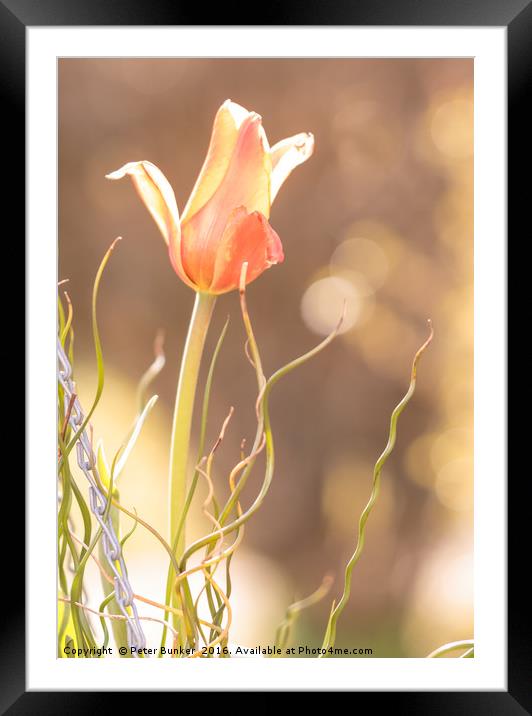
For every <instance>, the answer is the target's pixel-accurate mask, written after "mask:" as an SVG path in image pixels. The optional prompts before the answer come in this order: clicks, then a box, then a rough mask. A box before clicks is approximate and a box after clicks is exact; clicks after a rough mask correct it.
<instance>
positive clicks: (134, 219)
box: [59, 59, 473, 657]
mask: <svg viewBox="0 0 532 716" xmlns="http://www.w3.org/2000/svg"><path fill="white" fill-rule="evenodd" d="M59 80H60V84H59V88H60V90H59V170H60V173H59V177H60V181H59V197H60V199H59V276H60V278H69V279H70V283H69V285H68V291H69V294H70V296H71V298H72V301H73V303H74V307H75V319H74V324H75V329H76V372H77V378H78V384H79V390H80V394H81V398H82V401H83V403H84V404H85V405H86V406H88V405H90V403H91V402H92V395H93V391H94V386H95V368H94V359H93V348H92V343H91V337H90V320H89V319H90V295H91V288H92V282H93V279H94V275H95V272H96V269H97V266H98V264H99V262H100V260H101V258H102V256H103V254H104V252H105V251H106V249H107V248H108V246H109V244H110V243H111V241H112V240H113V239H114V237H115V236H117V235H122V236H123V237H124V241H122V243H121V244H119V245H118V247H117V249H116V252H115V253H114V255H113V256H112V259H111V261H110V263H109V266H108V269H107V271H106V274H105V276H104V280H103V284H102V289H101V295H100V304H99V316H100V328H101V335H102V342H103V348H104V355H105V361H106V371H107V375H106V378H107V383H106V388H105V393H104V398H103V399H102V402H101V404H100V406H99V408H98V410H97V413H96V415H95V419H94V429H95V435H96V437H103V439H104V442H105V445H106V447H107V452H108V453H112V452H113V450H116V449H117V447H118V446H119V444H120V442H121V440H122V438H123V436H124V434H125V433H126V432H127V429H128V427H129V423H130V420H131V418H132V416H133V414H134V410H135V402H134V390H135V386H136V381H137V380H138V378H139V376H140V375H141V374H142V372H143V371H144V370H145V368H146V367H147V365H148V364H149V362H150V361H151V359H152V345H153V339H154V336H155V334H156V332H157V330H158V329H160V328H162V329H163V330H164V331H165V334H166V352H167V358H168V362H167V365H166V368H165V370H164V372H163V373H162V374H161V376H160V377H159V378H158V380H157V381H156V384H155V385H154V392H157V393H158V394H159V396H160V400H159V403H158V405H157V406H156V408H155V410H154V412H153V413H152V415H151V416H150V419H149V421H148V423H147V425H146V427H145V431H144V433H143V435H142V436H141V439H140V441H139V443H138V446H137V448H136V449H135V452H134V453H133V455H132V457H131V459H130V464H129V468H128V469H127V470H126V471H125V473H124V475H123V476H122V487H121V493H122V499H123V502H124V504H125V505H126V506H127V507H132V506H134V507H135V508H136V509H137V510H138V512H139V514H140V515H141V516H142V517H143V518H144V519H147V520H149V521H150V522H151V523H152V524H153V525H154V526H155V527H156V528H158V529H159V530H160V531H161V532H163V533H164V534H166V469H167V449H168V442H169V432H170V421H171V411H172V405H173V398H174V391H175V384H176V379H177V371H178V359H179V356H180V351H181V349H182V345H183V340H184V336H185V331H186V327H187V322H188V318H189V315H190V310H191V307H192V302H193V295H192V293H191V291H190V290H189V289H188V288H186V287H185V286H184V285H182V284H181V283H180V281H179V279H178V278H177V277H176V275H175V274H174V273H173V271H172V269H171V267H170V264H169V262H168V259H167V254H166V250H165V246H164V243H163V241H162V239H161V236H160V234H159V233H158V230H157V229H156V227H155V224H154V223H153V221H152V219H151V218H150V217H149V215H148V213H147V211H146V210H145V208H144V206H142V205H141V202H140V201H139V199H138V198H137V196H136V194H135V192H134V190H133V188H132V186H131V184H130V183H129V182H127V181H123V182H120V183H110V182H107V181H106V180H105V179H104V175H105V174H106V173H108V172H109V171H111V170H114V169H117V168H118V167H119V166H121V165H122V164H124V163H125V162H127V161H132V160H140V159H148V160H150V161H152V162H154V163H155V164H157V165H158V166H159V167H160V168H161V169H162V170H163V171H164V173H165V174H166V176H167V177H168V179H169V180H170V182H171V183H172V185H173V187H174V189H175V193H176V197H177V201H178V205H179V206H180V208H183V206H184V204H185V201H186V199H187V197H188V193H189V192H190V190H191V188H192V186H193V183H194V181H195V178H196V175H197V173H198V171H199V169H200V167H201V164H202V162H203V159H204V156H205V152H206V149H207V145H208V141H209V137H210V131H211V126H212V121H213V118H214V114H215V112H216V110H217V108H218V106H219V105H220V104H221V103H222V102H223V101H224V100H225V99H226V98H228V97H229V98H231V99H232V100H234V101H236V102H238V103H240V104H242V105H244V106H245V107H247V108H248V109H253V110H255V111H257V112H259V113H260V114H261V115H262V117H263V123H264V127H265V129H266V132H267V134H268V137H269V139H270V142H271V143H272V144H273V143H274V142H276V141H278V140H279V139H282V138H283V137H285V136H289V135H291V134H295V133H297V132H300V131H312V132H313V133H314V135H315V137H316V151H315V155H314V156H313V157H312V158H311V159H310V160H309V161H308V162H307V163H306V164H305V165H303V166H301V167H299V168H298V169H296V170H295V172H294V173H293V175H292V176H291V177H290V179H289V180H288V181H287V183H286V184H285V186H284V187H283V189H282V191H281V192H280V195H279V197H278V199H277V200H276V202H275V205H274V207H273V211H272V218H271V223H272V225H273V227H274V228H275V230H276V231H277V232H278V233H279V235H280V236H281V239H282V241H283V245H284V250H285V254H286V261H285V263H284V264H283V265H281V266H277V267H274V268H272V269H271V270H270V271H268V272H266V273H265V274H264V275H263V276H262V277H261V278H260V279H259V280H258V281H257V282H256V283H254V284H253V285H252V286H251V287H250V289H249V292H248V301H249V306H250V310H251V312H252V316H253V319H254V323H255V328H256V334H257V337H258V340H259V344H260V347H261V350H262V354H263V359H264V365H265V368H266V370H267V372H268V373H271V372H272V371H273V370H274V369H275V368H276V367H278V366H279V365H281V364H283V363H285V362H286V361H287V360H289V359H291V358H292V357H294V356H295V355H297V354H299V353H301V352H304V351H306V350H307V349H308V348H309V347H311V346H312V345H313V344H314V343H316V342H317V341H318V340H319V339H320V336H322V335H323V334H324V333H325V332H327V331H328V330H329V329H330V328H331V326H332V325H333V324H334V323H335V322H336V320H337V317H338V314H339V311H340V307H341V304H342V301H343V298H344V297H347V300H348V320H347V323H346V327H347V328H348V330H346V331H345V332H344V333H343V335H342V336H341V337H339V338H338V339H337V340H336V341H335V342H334V344H333V345H332V346H331V347H329V348H328V349H327V350H326V352H325V353H323V354H322V355H320V356H319V357H318V358H316V359H315V360H314V361H313V362H312V363H311V364H307V365H306V366H305V367H303V368H301V369H299V370H298V371H297V372H296V373H294V374H292V375H290V376H289V377H287V378H286V379H285V381H284V383H282V384H279V386H278V388H276V392H275V393H274V395H273V397H272V418H273V427H274V434H275V438H276V455H277V463H276V473H275V478H274V483H273V486H272V489H271V492H270V493H269V496H268V499H267V501H266V504H265V505H264V507H263V509H262V510H261V512H260V513H259V515H258V516H257V517H256V518H255V519H254V520H253V521H252V523H251V524H250V525H249V527H248V528H247V531H246V536H245V542H244V546H243V548H242V549H241V551H240V552H239V553H238V556H237V557H236V558H235V562H234V565H235V598H234V606H235V611H236V614H235V628H234V631H233V633H232V638H233V641H237V642H240V643H243V644H246V645H252V644H255V643H258V642H260V643H262V644H267V643H272V642H273V633H274V630H275V627H276V625H277V624H278V622H279V621H280V619H281V618H282V615H283V613H284V610H285V608H286V605H287V604H288V603H289V602H290V601H292V599H293V597H294V596H304V595H306V594H307V593H308V592H310V591H312V590H313V589H314V588H315V587H316V586H317V585H318V584H319V582H320V581H321V578H322V576H323V575H324V574H325V573H327V572H332V573H333V574H334V575H335V576H336V581H335V584H334V586H333V593H332V594H331V597H330V598H332V596H337V595H339V593H340V590H341V581H342V579H341V578H342V573H343V567H344V564H345V562H346V560H347V559H348V557H349V556H350V554H351V553H352V551H353V549H354V545H355V533H356V525H357V521H358V516H359V514H360V511H361V509H362V508H363V506H364V504H365V502H366V500H367V498H368V496H369V492H370V486H371V475H372V466H373V463H374V462H375V460H376V458H377V457H378V455H379V454H380V452H381V451H382V449H383V447H384V445H385V443H386V439H387V430H388V422H389V415H390V412H391V410H392V409H393V407H394V405H395V404H396V403H397V402H398V400H399V399H400V397H401V396H402V395H403V393H404V392H405V390H406V388H407V386H408V381H409V373H410V363H411V359H412V356H413V354H414V353H415V351H416V349H417V348H418V346H419V345H420V344H421V342H422V341H423V340H424V339H425V337H426V335H427V327H426V319H427V318H428V317H431V318H432V319H433V322H434V327H435V333H436V335H435V339H434V342H433V344H432V346H431V348H430V350H429V351H428V353H427V354H426V355H425V357H424V358H423V360H422V363H421V365H420V370H419V380H418V388H417V392H416V395H415V397H414V399H413V401H412V402H411V404H410V405H409V406H408V408H407V410H406V412H405V413H404V415H403V417H402V419H401V422H400V425H399V435H398V443H397V447H396V449H395V452H394V454H393V456H392V458H391V459H390V461H389V463H388V465H387V467H386V468H385V471H384V474H383V487H382V493H381V496H380V499H379V502H378V504H377V506H376V509H375V511H374V513H373V514H372V515H371V518H370V521H369V526H368V531H367V543H366V548H365V552H364V555H363V557H362V560H361V562H360V563H359V565H358V567H357V568H356V571H355V575H354V579H353V593H352V597H351V601H350V604H349V607H348V609H347V610H346V612H345V613H344V616H343V617H342V619H341V621H340V628H339V637H338V640H337V645H338V646H358V647H371V648H373V650H374V655H375V656H380V657H393V656H424V655H426V654H427V653H428V652H429V651H430V650H432V649H433V648H435V647H436V646H438V645H439V644H441V643H443V642H447V641H451V640H455V639H463V638H468V637H471V635H472V632H473V611H472V600H473V593H472V579H473V573H472V567H473V561H472V550H473V534H472V529H473V470H472V450H473V425H472V421H473V412H472V411H473V362H472V361H473V62H472V61H471V60H455V59H450V60H447V59H443V60H440V59H436V60H403V59H399V60H358V59H355V60H334V59H330V60H328V59H325V60H313V59H301V60H277V59H272V60H268V59H266V60H248V59H238V60H232V59H231V60H229V59H227V60H226V59H213V60H197V59H175V60H174V59H172V60H168V59H163V60H155V59H154V60H151V59H139V60H115V59H112V60H90V59H89V60H87V59H79V60H73V59H68V60H61V61H60V62H59ZM227 314H230V315H231V325H230V330H229V334H228V337H227V339H226V343H225V345H224V348H223V354H222V356H221V359H220V363H219V369H218V372H217V376H216V381H215V388H214V399H213V405H212V411H211V429H210V433H209V439H210V440H211V441H212V440H213V439H214V438H215V436H216V434H217V432H218V430H219V427H220V425H221V422H222V420H223V418H224V417H225V415H226V414H227V411H228V409H229V406H231V405H234V406H235V409H236V411H235V415H234V417H233V420H232V423H231V426H230V429H229V431H228V435H227V438H226V441H225V443H224V446H223V449H222V450H220V453H219V455H218V458H217V459H218V462H217V470H216V481H217V484H219V485H225V481H226V475H227V472H228V470H229V469H230V467H232V465H233V464H234V462H235V459H236V457H237V454H238V446H239V443H240V440H241V438H242V437H247V438H248V440H250V439H251V438H252V436H253V434H254V428H255V426H254V422H253V417H254V415H253V403H254V399H255V383H254V376H253V371H252V369H251V367H250V366H249V364H248V363H247V361H246V359H245V357H244V354H243V342H244V334H243V330H242V327H241V323H240V318H239V312H238V302H237V297H236V296H235V295H228V296H223V297H221V299H220V300H219V301H218V304H217V308H216V315H215V319H214V322H213V326H212V329H211V333H210V341H209V345H208V349H209V353H210V351H212V347H213V345H214V342H215V340H216V338H217V335H218V334H219V331H220V330H221V327H222V324H223V321H224V320H225V317H226V315H227ZM260 478H261V465H258V466H257V468H256V474H255V478H254V480H252V481H250V483H249V486H248V487H247V488H246V492H245V499H244V503H245V504H250V502H251V501H252V499H253V497H254V495H255V494H256V490H257V488H258V485H259V484H260V483H259V480H260ZM199 494H200V496H201V500H199V502H200V503H201V501H202V499H204V497H205V489H204V485H201V490H200V493H199ZM197 512H198V515H199V513H200V509H199V508H198V511H197ZM195 523H196V524H195V525H194V526H193V528H192V529H191V533H192V534H196V535H197V534H199V531H200V530H202V529H205V528H206V524H205V522H202V519H201V518H200V517H199V516H198V517H196V518H195ZM126 557H127V558H128V563H129V566H130V573H131V574H130V576H131V581H132V583H133V586H134V589H135V590H136V591H137V592H139V593H143V594H144V595H145V596H148V597H152V598H156V599H161V598H162V594H163V588H164V580H165V576H166V560H165V555H164V553H163V552H162V550H161V549H160V546H159V545H158V543H157V542H155V541H154V540H153V538H152V537H151V536H150V535H147V534H146V533H143V532H142V528H139V529H138V530H137V532H136V534H135V536H134V537H133V538H132V540H131V541H130V543H129V545H128V546H127V547H126ZM98 598H99V595H96V594H95V595H94V596H93V597H92V598H91V596H90V595H89V602H90V603H92V604H93V605H95V604H97V600H98ZM326 601H327V604H326V603H323V604H322V605H320V606H319V607H315V608H314V609H313V610H312V611H310V612H308V613H307V614H305V616H304V617H302V619H301V621H300V624H299V627H298V630H297V634H296V636H295V641H296V642H301V643H307V644H309V645H314V646H317V645H319V644H321V637H322V631H323V627H324V624H325V621H326V616H327V614H326V613H327V609H328V604H329V603H330V599H329V598H328V599H327V600H326ZM141 611H143V613H147V612H146V610H145V609H143V610H141ZM147 631H149V632H150V634H153V635H154V636H156V635H157V634H159V631H160V630H159V629H158V628H157V627H154V628H153V630H152V631H150V630H149V629H147Z"/></svg>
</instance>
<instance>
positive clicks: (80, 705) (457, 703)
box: [0, 0, 532, 716]
mask: <svg viewBox="0 0 532 716" xmlns="http://www.w3.org/2000/svg"><path fill="white" fill-rule="evenodd" d="M204 19H205V11H204V9H202V8H201V7H199V6H198V5H194V4H191V5H185V3H182V2H179V0H174V1H173V2H172V1H169V2H165V1H163V0H149V2H148V0H112V1H109V0H0V92H1V96H2V105H1V106H2V108H3V110H4V111H3V113H2V115H3V116H2V129H3V131H2V136H3V139H4V143H5V144H4V149H3V152H4V156H5V155H6V153H7V154H9V151H11V152H12V154H11V157H10V158H9V159H7V160H6V161H8V162H9V164H8V165H7V166H8V167H9V171H8V172H7V171H4V176H3V179H4V181H5V182H6V186H5V188H4V194H3V196H4V197H6V198H8V201H9V203H10V207H11V212H10V213H11V214H12V215H16V216H17V217H18V223H17V224H16V225H17V229H16V230H15V231H14V232H13V237H14V236H15V235H17V236H18V235H19V234H21V233H22V222H21V220H20V217H22V216H23V215H24V208H23V205H24V194H25V190H24V186H25V171H24V167H25V162H24V156H25V38H26V28H27V27H31V26H83V25H85V26H98V25H141V26H142V25H149V26H158V25H181V26H183V25H185V26H186V25H205V24H208V25H211V26H212V25H217V24H219V25H224V24H226V25H229V24H231V25H254V24H261V25H356V26H393V25H396V26H397V25H401V26H412V25H414V26H499V27H506V28H507V42H508V68H507V70H508V170H509V171H508V176H509V189H510V192H509V194H508V216H509V224H508V236H509V235H510V231H513V232H514V233H516V231H517V227H518V225H519V226H521V223H522V225H523V226H524V227H526V226H527V224H526V223H525V221H524V219H525V215H524V212H525V211H527V210H528V206H529V203H530V199H529V197H528V196H525V192H526V193H527V194H529V192H530V189H529V184H530V183H529V180H525V181H523V180H521V181H520V182H519V181H518V180H517V177H521V176H523V177H527V176H528V175H529V172H528V173H527V172H526V169H527V168H528V166H527V165H528V164H529V162H530V159H529V156H530V151H528V152H527V151H526V150H527V148H528V149H529V150H530V139H529V127H530V113H528V112H527V111H526V106H527V103H526V100H527V99H528V98H527V94H528V92H527V90H528V91H529V90H530V89H532V68H531V57H532V3H531V2H530V0H504V2H499V3H495V2H487V1H486V0H484V1H481V0H446V1H445V2H442V1H441V0H395V1H394V2H391V0H388V1H386V0H335V1H332V2H321V3H320V2H318V1H317V0H314V2H308V3H300V2H297V1H292V2H287V1H285V0H270V2H269V3H268V4H267V5H265V6H264V7H261V8H260V13H257V15H256V16H255V17H253V16H252V15H251V14H250V13H249V9H247V10H243V9H242V7H237V6H236V4H235V7H233V8H232V7H231V4H229V5H228V4H227V3H224V4H223V6H222V5H220V6H219V7H218V9H217V7H216V6H212V7H210V8H209V23H204V22H199V21H200V20H204ZM6 145H7V146H6ZM4 170H6V165H4ZM520 170H521V171H520ZM13 208H15V209H18V211H16V210H15V212H13ZM526 239H527V237H525V236H523V239H522V240H525V241H526ZM18 241H19V244H20V245H21V246H22V245H23V242H22V237H20V238H19V239H18ZM29 348H30V350H31V346H30V347H29ZM28 449H29V450H31V446H28ZM8 489H9V498H10V503H11V504H14V505H19V506H21V505H23V504H25V499H26V497H29V498H30V499H31V495H30V496H27V495H25V489H24V484H23V481H22V479H21V477H20V476H18V479H12V478H11V479H10V483H9V488H8ZM519 490H520V488H519V487H518V486H517V485H516V484H515V482H514V484H513V485H512V483H510V484H509V486H508V499H509V513H508V525H509V535H508V537H509V539H508V545H509V553H508V570H509V578H508V585H509V589H508V679H507V683H508V691H506V692H496V691H483V692H475V691H467V692H465V691H462V692H416V693H413V692H397V693H391V692H387V693H383V692H378V693H371V694H368V693H367V692H363V693H361V692H356V693H354V694H352V695H351V696H350V698H353V696H354V697H357V706H358V704H359V703H360V697H367V696H368V695H369V696H370V698H371V699H372V700H373V706H375V701H374V699H375V698H378V699H379V702H378V705H379V707H381V708H385V707H386V706H389V708H390V709H391V710H393V712H395V713H408V714H417V713H420V714H428V713H430V714H447V713H452V714H457V715H458V714H468V715H469V714H474V713H477V712H478V713H481V714H486V715H488V714H508V715H513V714H516V715H517V714H523V713H532V689H531V688H530V685H531V679H530V674H531V665H532V659H531V658H530V657H531V646H530V638H529V633H530V629H529V628H527V627H528V622H527V619H526V616H525V615H526V613H527V612H526V611H525V608H527V611H529V606H528V602H529V600H530V597H529V594H528V592H527V591H526V588H524V586H523V584H522V577H521V576H520V575H522V570H523V563H524V562H523V559H525V560H526V554H523V547H522V545H524V544H525V545H526V544H527V542H526V538H525V533H524V525H525V524H527V522H526V519H525V516H524V514H523V515H522V514H521V512H522V511H524V509H526V503H525V502H524V501H523V499H522V497H520V493H519ZM11 534H13V533H11ZM12 539H14V538H13V537H12ZM17 539H18V549H17V550H14V549H13V550H12V549H9V550H5V551H4V554H3V560H2V565H3V570H2V571H3V574H4V575H5V574H8V575H9V584H17V585H21V584H23V583H24V567H23V565H22V563H21V555H22V554H23V551H22V544H23V535H18V537H17ZM7 584H8V581H7V580H6V581H5V582H4V585H7ZM1 591H4V590H1ZM3 597H4V599H5V602H6V603H5V605H4V608H3V609H2V610H1V611H0V625H1V629H0V634H1V641H0V643H1V646H2V648H1V652H0V653H1V656H0V714H9V715H10V716H19V715H22V714H40V716H45V714H55V715H57V714H62V713H65V714H74V713H75V714H80V713H86V712H87V713H88V712H95V711H97V710H100V711H101V712H102V713H106V712H107V710H110V706H111V704H112V707H113V708H116V706H117V705H118V704H117V701H116V694H113V693H105V694H102V693H97V692H83V693H82V692H60V693H51V692H26V690H25V612H24V610H23V609H22V608H21V607H20V604H21V603H22V598H21V595H19V596H18V598H17V599H14V595H13V594H12V593H11V592H10V591H9V590H8V589H7V587H6V589H5V592H4V594H3ZM14 603H16V604H17V605H18V606H15V607H14V606H13V604H14ZM66 688H67V686H66ZM135 699H136V704H135V709H136V710H137V709H138V708H142V707H143V705H145V704H146V703H147V702H146V701H145V697H144V694H142V693H139V694H135ZM385 700H386V702H387V703H386V705H385ZM355 708H356V706H355Z"/></svg>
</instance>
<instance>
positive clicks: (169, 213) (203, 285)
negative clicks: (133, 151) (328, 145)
mask: <svg viewBox="0 0 532 716" xmlns="http://www.w3.org/2000/svg"><path fill="white" fill-rule="evenodd" d="M313 148H314V138H313V136H312V134H306V133H301V134H296V135H295V136H293V137H289V138H288V139H284V140H282V141H281V142H278V143H277V144H275V145H274V146H273V147H271V148H270V146H269V144H268V139H267V138H266V133H265V132H264V129H263V127H262V122H261V117H260V116H259V115H258V114H256V113H255V112H248V111H247V110H246V109H244V108H243V107H241V106H240V105H238V104H236V103H235V102H231V101H230V100H227V101H226V102H224V103H223V104H222V106H221V107H220V109H219V110H218V112H217V114H216V118H215V120H214V126H213V130H212V136H211V142H210V146H209V150H208V152H207V157H206V159H205V162H204V164H203V168H202V169H201V172H200V174H199V177H198V179H197V181H196V184H195V186H194V188H193V190H192V194H191V195H190V198H189V200H188V202H187V204H186V206H185V208H184V210H183V213H182V215H181V217H180V216H179V211H178V208H177V202H176V198H175V195H174V192H173V190H172V187H171V186H170V184H169V182H168V180H167V179H166V177H165V176H164V174H163V173H162V172H161V170H160V169H158V168H157V167H156V166H155V165H154V164H152V163H151V162H147V161H140V162H130V163H128V164H126V165H125V166H123V167H122V168H121V169H118V170H117V171H115V172H112V173H111V174H108V175H107V178H108V179H121V178H122V177H124V176H130V177H131V179H132V180H133V183H134V185H135V188H136V189H137V192H138V193H139V195H140V197H141V199H142V200H143V202H144V204H145V205H146V207H147V209H148V211H149V212H150V213H151V215H152V217H153V218H154V220H155V223H156V224H157V226H158V227H159V230H160V231H161V233H162V235H163V238H164V240H165V241H166V243H167V245H168V251H169V255H170V261H171V263H172V266H173V268H174V270H175V272H176V273H177V275H178V276H179V277H180V278H181V279H182V280H183V281H184V282H185V283H186V284H187V285H188V286H190V287H191V288H193V289H195V290H196V291H199V292H201V293H210V294H221V293H226V292H228V291H232V290H234V289H236V288H238V286H239V280H240V272H241V269H242V264H243V263H244V262H247V265H248V268H247V273H246V282H247V283H251V281H253V280H254V279H256V278H257V277H258V276H260V275H261V274H262V273H263V272H264V271H265V270H266V269H267V268H269V267H270V266H273V265H274V264H277V263H280V262H281V261H282V260H283V258H284V256H283V247H282V245H281V240H280V239H279V236H278V235H277V234H276V232H275V231H274V230H273V229H272V227H271V226H270V224H269V221H268V219H269V216H270V208H271V205H272V202H273V200H274V199H275V197H276V196H277V193H278V191H279V189H280V188H281V186H282V185H283V183H284V181H285V180H286V179H287V177H288V176H289V174H290V173H291V172H292V170H293V169H294V168H295V167H296V166H298V165H299V164H302V163H303V162H304V161H305V160H306V159H308V158H309V157H310V156H311V154H312V151H313Z"/></svg>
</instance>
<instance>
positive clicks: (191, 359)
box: [169, 292, 216, 562]
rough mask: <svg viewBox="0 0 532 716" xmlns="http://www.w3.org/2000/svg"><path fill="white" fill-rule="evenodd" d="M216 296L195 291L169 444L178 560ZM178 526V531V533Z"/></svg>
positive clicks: (172, 519)
mask: <svg viewBox="0 0 532 716" xmlns="http://www.w3.org/2000/svg"><path fill="white" fill-rule="evenodd" d="M215 302H216V296H213V295H212V294H208V293H200V292H198V293H196V301H195V303H194V309H193V311H192V316H191V318H190V324H189V328H188V334H187V338H186V341H185V347H184V349H183V357H182V359H181V369H180V371H179V380H178V383H177V394H176V400H175V408H174V418H173V423H172V437H171V445H170V482H169V490H170V494H169V506H170V512H169V521H170V544H172V545H173V549H174V554H175V556H176V560H177V561H178V562H179V560H180V559H181V557H182V555H183V552H184V546H185V526H184V525H181V529H180V522H181V518H182V516H183V510H184V508H185V500H186V489H187V467H188V456H189V443H190V433H191V426H192V415H193V412H194V399H195V396H196V387H197V383H198V374H199V369H200V364H201V357H202V354H203V347H204V345H205V338H206V336H207V331H208V329H209V324H210V321H211V316H212V312H213V308H214V304H215ZM178 530H180V531H179V535H178ZM176 537H177V539H176Z"/></svg>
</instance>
